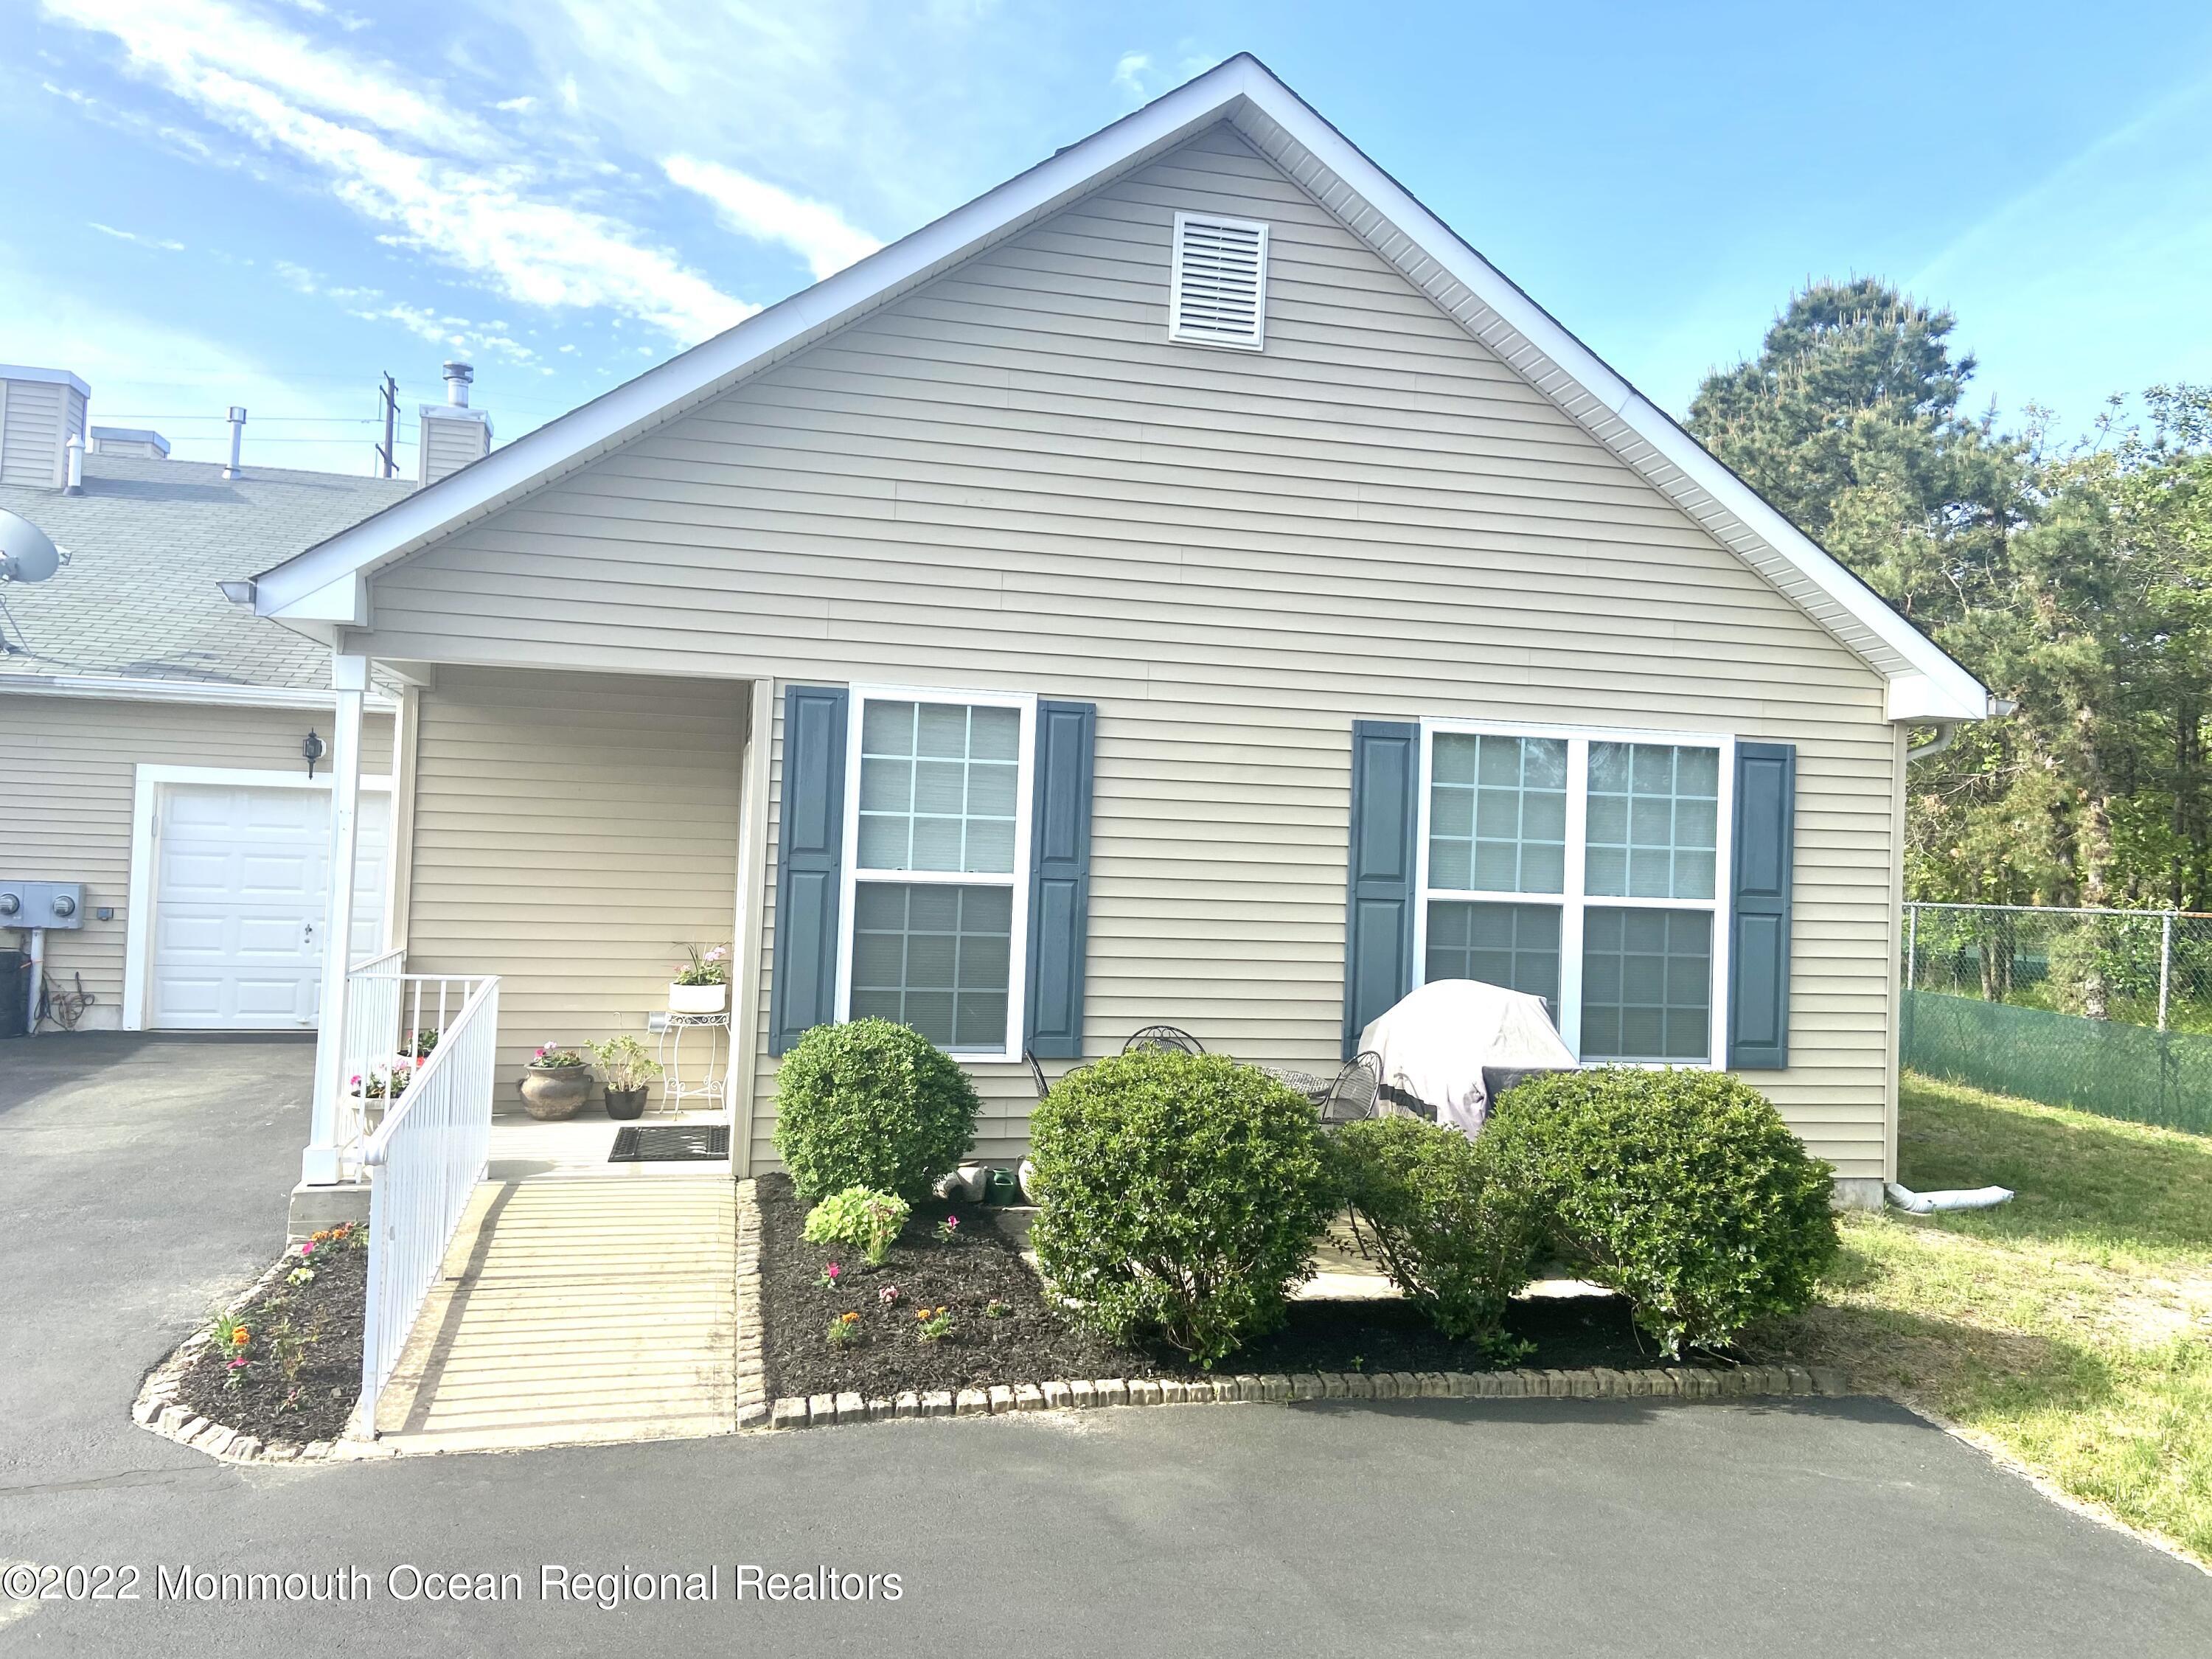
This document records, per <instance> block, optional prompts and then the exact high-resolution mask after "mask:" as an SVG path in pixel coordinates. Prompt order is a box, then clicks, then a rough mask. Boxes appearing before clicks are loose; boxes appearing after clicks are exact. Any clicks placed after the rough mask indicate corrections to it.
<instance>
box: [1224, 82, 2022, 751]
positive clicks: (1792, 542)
mask: <svg viewBox="0 0 2212 1659" xmlns="http://www.w3.org/2000/svg"><path fill="white" fill-rule="evenodd" d="M1251 70H1252V72H1253V74H1254V77H1255V85H1254V86H1252V87H1251V88H1248V90H1247V96H1248V97H1249V98H1250V100H1251V101H1252V102H1253V103H1254V104H1255V106H1258V107H1259V108H1260V109H1261V110H1262V111H1263V112H1265V113H1266V114H1267V117H1268V118H1270V119H1272V120H1273V122H1274V123H1275V124H1276V125H1279V127H1281V128H1282V129H1283V131H1285V132H1286V133H1287V134H1289V136H1290V137H1291V138H1293V139H1294V140H1296V141H1297V143H1299V144H1300V145H1301V146H1303V147H1304V149H1306V150H1307V151H1308V152H1309V153H1310V154H1311V155H1313V157H1314V158H1315V159H1316V161H1319V162H1320V163H1321V164H1322V166H1323V167H1327V168H1328V170H1329V172H1331V173H1334V174H1335V175H1336V177H1337V178H1338V179H1341V180H1342V181H1343V182H1344V184H1345V185H1346V186H1348V187H1349V188H1350V189H1351V190H1352V191H1354V192H1355V193H1356V194H1358V195H1359V196H1360V197H1364V198H1365V199H1366V201H1367V202H1368V203H1370V204H1371V205H1372V206H1373V207H1374V208H1375V209H1376V211H1378V212H1380V213H1381V214H1382V215H1383V216H1384V217H1385V218H1386V219H1388V220H1389V222H1391V223H1392V225H1393V226H1394V227H1395V228H1397V229H1399V230H1401V231H1402V232H1403V233H1404V234H1406V235H1407V237H1408V238H1410V239H1411V240H1413V241H1414V242H1415V243H1416V244H1418V245H1419V252H1421V253H1423V254H1425V255H1426V256H1427V257H1428V258H1430V259H1431V260H1433V261H1435V263H1436V264H1437V265H1439V266H1442V267H1443V269H1444V270H1446V271H1448V272H1449V274H1450V275H1451V276H1453V277H1454V278H1455V279H1456V280H1457V281H1458V282H1459V283H1462V284H1464V285H1465V287H1466V288H1467V289H1468V290H1470V291H1471V292H1472V293H1473V294H1474V295H1475V296H1476V297H1477V298H1478V299H1479V300H1480V301H1481V302H1482V304H1483V305H1485V306H1486V307H1489V308H1490V309H1491V310H1492V311H1493V312H1495V313H1497V314H1498V317H1499V318H1500V319H1503V320H1504V322H1505V324H1506V325H1507V326H1508V327H1510V329H1511V330H1512V331H1514V332H1515V333H1516V334H1518V335H1519V336H1520V337H1522V339H1524V340H1526V341H1528V343H1529V344H1530V345H1532V346H1533V347H1534V349H1536V350H1537V351H1538V352H1539V353H1541V355H1542V356H1544V357H1545V358H1546V359H1547V360H1548V361H1549V362H1551V363H1553V364H1554V365H1556V366H1557V367H1558V368H1559V369H1560V370H1561V371H1563V372H1564V373H1565V374H1566V375H1567V376H1568V377H1569V378H1570V379H1571V380H1573V381H1574V382H1575V383H1576V385H1577V386H1579V387H1580V388H1581V389H1582V390H1583V391H1584V392H1587V393H1589V395H1590V396H1592V397H1594V398H1596V399H1597V400H1598V401H1599V402H1601V404H1603V405H1604V406H1605V407H1606V408H1607V410H1610V411H1611V412H1612V413H1613V415H1615V416H1618V417H1619V418H1620V421H1621V422H1623V423H1624V424H1625V425H1626V427H1627V428H1629V429H1630V430H1631V431H1632V433H1633V434H1634V435H1635V436H1636V437H1637V438H1638V439H1640V440H1641V441H1643V442H1644V444H1646V445H1648V446H1649V447H1650V449H1651V450H1652V451H1654V452H1656V454H1657V456H1658V457H1659V458H1661V459H1663V460H1664V461H1665V462H1666V463H1667V464H1668V465H1669V466H1671V467H1672V468H1673V469H1674V470H1675V471H1678V472H1680V473H1681V474H1683V475H1684V476H1685V477H1687V478H1688V479H1690V480H1691V481H1692V482H1693V483H1695V484H1696V485H1697V486H1698V487H1699V488H1700V489H1703V490H1704V491H1705V493H1706V494H1707V495H1711V496H1712V497H1713V498H1715V500H1716V501H1717V502H1718V503H1719V504H1720V505H1721V506H1722V507H1723V508H1724V509H1725V510H1726V511H1727V512H1728V513H1730V514H1731V515H1732V516H1733V517H1734V518H1735V519H1736V520H1738V521H1739V522H1741V524H1742V525H1743V526H1744V527H1745V528H1746V529H1747V530H1748V531H1749V532H1751V533H1752V534H1753V536H1755V537H1757V538H1759V541H1760V542H1762V543H1764V544H1765V545H1766V546H1768V547H1770V548H1771V549H1772V550H1774V551H1775V552H1776V553H1777V554H1778V555H1779V556H1781V557H1782V558H1783V559H1784V561H1786V562H1788V564H1789V565H1790V566H1791V567H1793V568H1794V569H1795V570H1796V571H1797V572H1798V573H1800V574H1802V576H1803V577H1804V578H1806V579H1807V580H1809V581H1810V582H1811V583H1812V584H1813V586H1814V587H1815V588H1816V589H1817V590H1818V591H1819V592H1820V594H1821V595H1822V596H1824V597H1825V598H1826V599H1828V600H1830V601H1831V602H1832V604H1834V605H1837V606H1838V607H1839V608H1840V609H1841V610H1842V611H1844V612H1845V613H1846V614H1847V615H1848V616H1849V617H1850V619H1851V620H1852V621H1854V622H1856V623H1858V624H1859V625H1860V627H1862V628H1863V629H1865V630H1866V631H1867V633H1868V634H1869V635H1872V636H1873V638H1874V639H1875V641H1880V643H1881V645H1882V646H1885V647H1887V648H1888V652H1890V653H1894V655H1895V657H1896V658H1898V659H1902V662H1903V663H1904V664H1905V665H1909V666H1910V669H1911V672H1910V673H1900V672H1899V670H1898V669H1897V668H1895V667H1893V666H1890V665H1885V664H1882V663H1879V662H1876V663H1875V664H1874V666H1875V667H1876V669H1877V670H1878V671H1881V672H1882V675H1883V678H1885V680H1887V681H1889V682H1891V683H1892V687H1893V690H1892V693H1891V701H1892V703H1893V705H1898V704H1899V703H1902V704H1904V705H1906V706H1907V707H1908V708H1909V712H1907V713H1895V712H1893V714H1891V716H1890V718H1892V719H1893V720H1900V719H1915V720H1928V719H1943V720H1980V719H1983V718H1984V717H1985V716H1986V714H1988V712H1989V692H1988V690H1987V689H1986V688H1984V686H1983V685H1982V684H1981V682H1980V681H1978V680H1977V679H1976V678H1974V677H1973V675H1972V674H1971V673H1969V672H1968V671H1966V668H1964V667H1963V666H1961V665H1960V664H1959V663H1957V662H1955V661H1954V660H1953V659H1951V657H1950V656H1949V655H1948V653H1945V652H1944V651H1943V649H1942V647H1940V646H1938V645H1936V642H1935V641H1932V640H1930V639H1929V638H1928V636H1927V635H1924V634H1923V633H1922V632H1921V631H1920V630H1919V629H1917V628H1915V627H1914V626H1913V625H1912V624H1911V623H1909V622H1907V621H1906V620H1905V618H1904V617H1900V616H1899V615H1898V613H1897V612H1896V611H1893V610H1892V609H1891V608H1890V607H1889V605H1887V603H1885V602H1884V601H1883V599H1882V598H1881V595H1880V594H1878V593H1876V592H1875V591H1874V590H1873V589H1872V588H1870V587H1869V586H1866V584H1865V583H1863V582H1862V581H1861V580H1859V579H1858V578H1857V576H1855V575H1853V574H1851V573H1850V571H1849V570H1847V569H1846V568H1844V566H1843V565H1842V564H1841V563H1840V562H1838V561H1837V560H1836V559H1835V558H1834V557H1833V556H1832V555H1830V554H1829V553H1828V552H1827V551H1826V549H1824V548H1822V547H1821V546H1820V544H1818V543H1816V542H1814V540H1813V539H1812V538H1810V537H1809V536H1808V535H1806V534H1805V533H1804V532H1802V531H1801V530H1799V529H1798V528H1797V526H1795V525H1793V524H1792V523H1790V520H1788V519H1786V518H1785V517H1784V516H1783V515H1782V514H1781V513H1779V512H1778V511H1776V510H1775V508H1774V507H1771V506H1770V505H1769V504H1768V503H1767V501H1765V498H1764V497H1762V496H1761V495H1759V492H1758V491H1756V490H1754V489H1752V488H1751V486H1750V485H1748V484H1747V483H1744V482H1743V480H1742V479H1741V478H1739V477H1736V475H1735V473H1734V472H1733V471H1729V468H1728V467H1727V466H1726V465H1723V463H1722V462H1720V461H1719V460H1717V459H1715V458H1714V457H1713V456H1712V455H1711V453H1709V452H1708V451H1707V450H1706V449H1705V447H1704V446H1703V445H1702V444H1700V443H1699V442H1698V441H1697V440H1696V439H1695V438H1692V436H1691V435H1689V434H1688V433H1687V432H1685V431H1684V430H1683V429H1682V428H1681V427H1680V426H1679V425H1677V424H1676V423H1675V422H1674V420H1672V419H1671V418H1670V417H1669V416H1668V415H1667V414H1666V413H1665V411H1663V410H1661V409H1660V408H1659V407H1658V406H1657V405H1656V404H1653V403H1652V402H1651V401H1650V399H1649V398H1645V397H1644V394H1643V393H1642V392H1638V390H1637V389H1636V388H1635V387H1634V386H1631V385H1630V384H1629V383H1628V382H1627V381H1626V380H1624V379H1622V378H1621V376H1620V374H1618V373H1616V372H1615V371H1614V370H1613V368H1610V367H1608V366H1607V364H1606V363H1605V362H1603V361H1602V360H1601V358H1600V357H1599V356H1597V354H1596V353H1595V352H1593V351H1592V350H1590V349H1589V347H1588V346H1585V345H1584V344H1583V343H1582V342H1581V341H1580V340H1578V339H1577V338H1576V337H1574V335H1573V334H1571V332H1569V331H1568V330H1567V329H1566V327H1565V325H1562V324H1561V323H1560V322H1559V320H1558V319H1556V318H1554V317H1553V316H1552V315H1551V313H1548V312H1547V311H1546V310H1545V309H1544V308H1543V307H1541V306H1540V305H1538V304H1537V303H1536V302H1535V301H1534V300H1532V299H1530V298H1529V297H1528V295H1527V294H1525V293H1523V292H1522V290H1521V289H1519V288H1518V287H1517V286H1516V285H1515V283H1513V282H1512V280H1511V279H1510V277H1508V276H1505V275H1504V272H1502V271H1500V270H1498V268H1497V267H1496V266H1495V265H1492V264H1491V263H1490V262H1489V261H1488V260H1486V259H1485V258H1483V257H1482V256H1481V255H1480V254H1479V253H1477V252H1475V251H1474V249H1473V248H1472V247H1469V246H1468V245H1467V243H1466V242H1465V241H1464V240H1462V239H1461V237H1460V236H1459V234H1457V233H1456V232H1455V231H1454V230H1453V229H1452V228H1450V227H1449V225H1446V224H1445V223H1444V222H1443V221H1442V220H1440V219H1438V218H1437V216H1435V215H1434V214H1432V213H1431V212H1430V211H1429V210H1428V209H1427V208H1425V207H1424V206H1423V205H1422V204H1420V202H1419V200H1418V199H1416V198H1415V197H1413V195H1412V194H1411V192H1409V191H1407V189H1406V188H1405V187H1404V186H1403V185H1401V184H1399V183H1398V181H1397V180H1396V179H1393V178H1391V177H1390V175H1389V173H1385V172H1384V171H1383V169H1382V168H1381V167H1377V166H1376V164H1375V163H1374V162H1373V161H1370V160H1369V159H1368V158H1367V156H1366V155H1364V153H1362V152H1361V150H1360V149H1358V146H1356V145H1355V144H1353V143H1352V142H1351V141H1350V140H1349V139H1347V138H1346V137H1345V136H1344V135H1343V134H1342V133H1340V132H1339V131H1337V130H1336V128H1335V127H1334V126H1332V125H1330V124H1329V123H1328V120H1327V119H1326V118H1323V117H1322V115H1320V114H1319V113H1318V112H1316V111H1315V110H1314V109H1313V107H1312V106H1310V105H1309V104H1307V103H1306V101H1305V100H1304V99H1302V98H1300V97H1299V96H1298V95H1297V94H1296V93H1294V92H1292V91H1291V89H1290V88H1288V87H1286V86H1285V85H1283V83H1282V82H1279V81H1278V80H1276V79H1275V78H1274V77H1273V76H1271V75H1269V74H1268V73H1267V70H1265V69H1264V68H1262V67H1261V66H1260V65H1259V64H1252V65H1251ZM1324 205H1326V204H1324ZM1378 251H1381V252H1384V254H1385V257H1386V258H1390V259H1391V261H1392V263H1393V264H1397V265H1399V266H1400V268H1401V269H1407V268H1408V267H1415V268H1417V267H1418V264H1419V262H1418V261H1416V260H1410V259H1408V258H1406V257H1405V255H1404V254H1403V253H1401V252H1392V251H1388V250H1378ZM1407 274H1408V275H1409V276H1413V275H1414V270H1411V269H1407ZM1415 280H1416V281H1417V282H1418V281H1419V277H1418V276H1415ZM1638 470H1639V471H1647V472H1648V471H1650V469H1649V468H1648V466H1639V468H1638ZM1661 487H1662V489H1663V488H1664V486H1663V485H1662V486H1661ZM1669 493H1671V492H1669ZM1693 516H1694V515H1693ZM1740 551H1741V550H1739V552H1740ZM1784 591H1785V592H1787V590H1786V589H1785V590H1784ZM1792 597H1795V596H1792ZM1800 603H1801V605H1802V599H1801V601H1800ZM1807 608H1808V609H1809V607H1807ZM1814 619H1815V620H1816V621H1822V622H1824V623H1825V622H1826V621H1827V620H1828V619H1826V618H1824V617H1820V615H1819V614H1818V612H1814ZM1831 631H1835V630H1834V629H1833V627H1832V625H1831ZM1844 643H1845V644H1847V645H1851V646H1853V648H1855V649H1857V650H1858V651H1859V653H1860V654H1861V655H1862V656H1868V655H1869V653H1868V652H1867V651H1866V650H1865V649H1864V648H1863V646H1860V645H1859V644H1857V642H1855V641H1851V640H1849V639H1845V640H1844ZM1907 679H1910V680H1917V681H1919V682H1921V684H1919V685H1917V686H1915V687H1913V688H1911V690H1909V691H1908V692H1907V693H1906V695H1905V696H1903V697H1901V698H1900V696H1899V689H1898V686H1897V683H1898V682H1899V681H1900V680H1907Z"/></svg>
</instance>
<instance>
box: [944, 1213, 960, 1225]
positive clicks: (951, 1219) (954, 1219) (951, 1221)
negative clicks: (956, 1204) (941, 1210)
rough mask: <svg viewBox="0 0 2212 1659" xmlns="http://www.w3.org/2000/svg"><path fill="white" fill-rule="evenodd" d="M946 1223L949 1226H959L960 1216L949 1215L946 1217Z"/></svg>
mask: <svg viewBox="0 0 2212 1659" xmlns="http://www.w3.org/2000/svg"><path fill="white" fill-rule="evenodd" d="M945 1225H946V1226H948V1227H957V1226H958V1225H960V1218H959V1217H958V1216H957V1215H949V1216H947V1217H945Z"/></svg>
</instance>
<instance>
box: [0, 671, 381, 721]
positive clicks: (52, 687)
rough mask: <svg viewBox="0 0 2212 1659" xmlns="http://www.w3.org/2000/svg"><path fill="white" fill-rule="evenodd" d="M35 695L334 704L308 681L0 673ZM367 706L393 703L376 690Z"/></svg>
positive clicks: (3, 685) (225, 704) (0, 684)
mask: <svg viewBox="0 0 2212 1659" xmlns="http://www.w3.org/2000/svg"><path fill="white" fill-rule="evenodd" d="M9 691H13V692H15V693H16V694H18V695H19V696H34V697H89V698H95V699H99V700H101V701H106V702H181V703H196V704H200V705H203V706H205V707H210V708H315V709H321V708H337V693H336V692H333V691H318V690H314V689H313V687H312V686H302V687H299V688H296V689H295V688H290V687H285V686H275V685H216V684H209V683H207V682H205V681H198V680H151V679H137V678H131V677H129V676H126V675H122V674H112V675H110V674H0V692H9ZM367 702H368V707H369V708H375V709H379V710H381V711H386V712H388V711H390V710H392V709H396V708H398V706H399V705H398V702H397V701H396V700H394V699H393V698H391V697H388V696H382V695H380V694H379V693H377V692H375V691H371V692H370V693H369V694H368V700H367Z"/></svg>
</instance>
